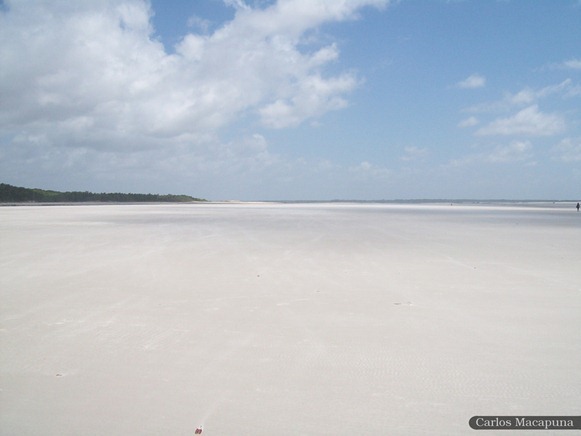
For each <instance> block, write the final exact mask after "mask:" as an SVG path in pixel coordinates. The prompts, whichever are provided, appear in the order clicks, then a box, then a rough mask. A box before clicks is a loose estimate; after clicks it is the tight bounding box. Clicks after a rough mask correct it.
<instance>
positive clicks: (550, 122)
mask: <svg viewBox="0 0 581 436" xmlns="http://www.w3.org/2000/svg"><path fill="white" fill-rule="evenodd" d="M564 130H565V121H564V119H563V118H562V117H561V116H560V115H557V114H545V113H542V112H540V111H539V108H538V106H537V105H532V106H529V107H527V108H525V109H522V110H521V111H519V112H517V113H516V114H515V115H513V116H511V117H508V118H499V119H497V120H495V121H492V122H491V123H490V124H488V125H487V126H484V127H482V128H480V129H479V130H478V131H477V132H476V134H477V135H528V136H551V135H555V134H557V133H561V132H562V131H564Z"/></svg>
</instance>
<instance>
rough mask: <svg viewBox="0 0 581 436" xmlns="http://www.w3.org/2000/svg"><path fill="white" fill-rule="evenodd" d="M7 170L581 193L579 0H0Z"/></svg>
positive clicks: (280, 190)
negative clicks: (72, 0)
mask: <svg viewBox="0 0 581 436" xmlns="http://www.w3.org/2000/svg"><path fill="white" fill-rule="evenodd" d="M0 182H3V183H9V184H13V185H17V186H25V187H30V188H32V187H37V188H43V189H55V190H64V191H93V192H138V193H160V194H166V193H172V194H189V195H192V196H195V197H202V198H206V199H210V200H234V199H237V200H334V199H345V200H348V199H350V200H390V199H514V200H518V199H523V200H525V199H529V200H533V199H551V200H581V1H580V0H558V1H555V0H447V1H446V0H429V1H428V0H399V1H393V0H151V1H147V0H83V1H74V2H71V1H70V0H0Z"/></svg>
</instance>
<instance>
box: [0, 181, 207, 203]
mask: <svg viewBox="0 0 581 436" xmlns="http://www.w3.org/2000/svg"><path fill="white" fill-rule="evenodd" d="M188 201H205V200H203V199H201V198H194V197H190V196H189V195H171V194H168V195H158V194H122V193H101V194H96V193H93V192H86V191H85V192H79V191H73V192H60V191H47V190H44V189H36V188H35V189H29V188H20V187H18V186H12V185H8V184H6V183H0V203H28V202H36V203H70V202H74V203H80V202H135V203H141V202H166V203H184V202H188Z"/></svg>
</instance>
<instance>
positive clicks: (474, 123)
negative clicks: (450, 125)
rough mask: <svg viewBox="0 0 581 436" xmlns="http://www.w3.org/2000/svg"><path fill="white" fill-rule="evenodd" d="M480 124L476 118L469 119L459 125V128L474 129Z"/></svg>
mask: <svg viewBox="0 0 581 436" xmlns="http://www.w3.org/2000/svg"><path fill="white" fill-rule="evenodd" d="M479 123H480V121H478V118H476V117H468V118H466V119H464V120H462V121H460V122H459V123H458V127H474V126H477V125H478V124H479Z"/></svg>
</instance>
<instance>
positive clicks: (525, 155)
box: [485, 141, 532, 163]
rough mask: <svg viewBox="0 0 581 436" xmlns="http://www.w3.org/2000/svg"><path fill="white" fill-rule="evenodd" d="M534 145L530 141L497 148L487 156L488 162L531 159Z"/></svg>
mask: <svg viewBox="0 0 581 436" xmlns="http://www.w3.org/2000/svg"><path fill="white" fill-rule="evenodd" d="M531 151H532V145H531V143H530V142H529V141H514V142H511V143H510V144H508V145H502V146H498V147H496V148H495V149H494V150H493V151H492V152H491V153H489V154H488V155H486V156H485V160H486V161H487V162H499V163H505V162H515V161H522V160H526V159H529V158H530V157H531V153H530V152H531Z"/></svg>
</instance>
